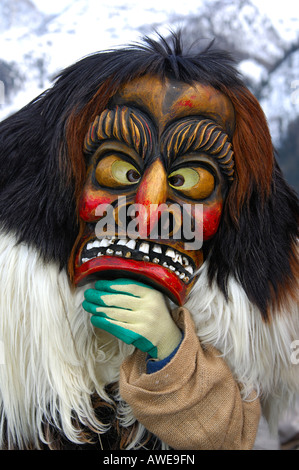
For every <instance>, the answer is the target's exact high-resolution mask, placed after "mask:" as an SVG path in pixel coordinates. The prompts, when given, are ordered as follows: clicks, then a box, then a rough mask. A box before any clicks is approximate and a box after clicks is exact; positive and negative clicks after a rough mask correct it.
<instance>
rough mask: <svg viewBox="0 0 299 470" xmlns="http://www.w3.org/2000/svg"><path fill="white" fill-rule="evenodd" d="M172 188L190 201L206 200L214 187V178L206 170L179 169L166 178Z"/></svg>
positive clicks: (200, 168)
mask: <svg viewBox="0 0 299 470" xmlns="http://www.w3.org/2000/svg"><path fill="white" fill-rule="evenodd" d="M168 181H169V184H170V186H171V187H172V188H174V189H176V190H177V191H180V192H182V193H183V194H184V196H186V197H190V198H192V199H206V198H207V197H208V196H210V195H211V194H212V192H213V190H214V187H215V178H214V176H213V174H212V173H211V172H210V171H208V170H207V169H206V168H202V167H197V168H179V169H178V170H175V171H173V172H172V173H171V174H170V175H169V177H168Z"/></svg>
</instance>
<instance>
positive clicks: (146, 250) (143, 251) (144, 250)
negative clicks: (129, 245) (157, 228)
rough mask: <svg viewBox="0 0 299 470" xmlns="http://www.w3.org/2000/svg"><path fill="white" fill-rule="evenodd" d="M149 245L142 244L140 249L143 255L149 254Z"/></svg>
mask: <svg viewBox="0 0 299 470" xmlns="http://www.w3.org/2000/svg"><path fill="white" fill-rule="evenodd" d="M149 248H150V247H149V244H148V243H141V245H140V247H139V251H142V253H149Z"/></svg>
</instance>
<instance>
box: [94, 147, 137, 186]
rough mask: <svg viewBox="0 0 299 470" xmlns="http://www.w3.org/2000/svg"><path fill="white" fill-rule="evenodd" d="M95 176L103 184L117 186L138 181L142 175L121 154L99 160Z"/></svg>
mask: <svg viewBox="0 0 299 470" xmlns="http://www.w3.org/2000/svg"><path fill="white" fill-rule="evenodd" d="M95 177H96V180H97V182H98V183H99V184H100V185H101V186H106V187H113V188H117V187H119V186H129V185H132V184H136V183H138V182H139V180H140V178H141V175H140V173H139V171H138V170H137V168H136V167H135V166H134V165H132V164H131V163H129V162H127V161H126V160H123V159H122V158H121V157H120V156H118V155H108V156H107V157H104V158H102V159H101V160H100V161H99V163H98V165H97V167H96V171H95Z"/></svg>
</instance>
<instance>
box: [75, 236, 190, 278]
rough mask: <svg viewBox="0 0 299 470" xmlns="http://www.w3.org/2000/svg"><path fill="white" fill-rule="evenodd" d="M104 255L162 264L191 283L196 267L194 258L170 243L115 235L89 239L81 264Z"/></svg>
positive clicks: (83, 250)
mask: <svg viewBox="0 0 299 470" xmlns="http://www.w3.org/2000/svg"><path fill="white" fill-rule="evenodd" d="M103 256H114V257H117V258H125V259H126V260H135V261H143V262H149V263H153V264H155V265H159V266H162V267H163V268H165V269H167V270H168V271H169V272H170V273H172V274H175V275H176V276H177V277H178V279H180V281H181V282H183V283H184V284H189V282H190V281H191V280H192V278H193V276H194V273H195V269H196V268H195V263H194V261H193V260H192V258H190V257H189V256H186V254H185V253H184V254H183V253H181V252H179V251H178V250H176V249H174V248H173V247H171V246H169V245H163V244H158V243H155V242H152V241H145V240H139V239H138V240H134V239H128V238H115V237H106V238H102V239H101V240H99V239H91V240H88V242H87V243H86V244H85V245H84V246H83V249H82V252H81V256H80V262H79V264H80V265H83V264H84V263H87V262H89V261H90V260H93V259H95V258H101V257H103Z"/></svg>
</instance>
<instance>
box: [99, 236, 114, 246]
mask: <svg viewBox="0 0 299 470" xmlns="http://www.w3.org/2000/svg"><path fill="white" fill-rule="evenodd" d="M110 245H111V243H110V241H109V240H108V239H107V238H102V240H101V241H100V246H103V247H107V246H110Z"/></svg>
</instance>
